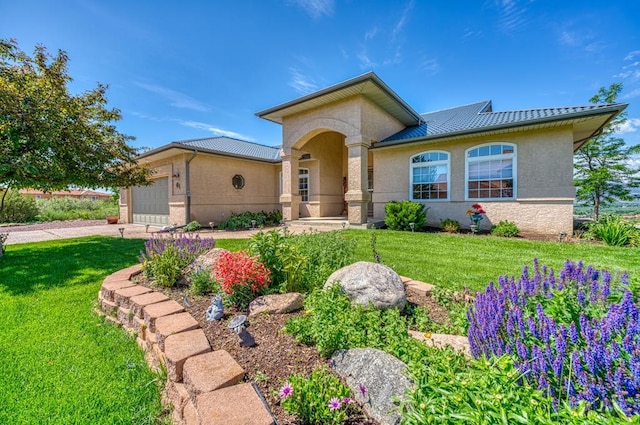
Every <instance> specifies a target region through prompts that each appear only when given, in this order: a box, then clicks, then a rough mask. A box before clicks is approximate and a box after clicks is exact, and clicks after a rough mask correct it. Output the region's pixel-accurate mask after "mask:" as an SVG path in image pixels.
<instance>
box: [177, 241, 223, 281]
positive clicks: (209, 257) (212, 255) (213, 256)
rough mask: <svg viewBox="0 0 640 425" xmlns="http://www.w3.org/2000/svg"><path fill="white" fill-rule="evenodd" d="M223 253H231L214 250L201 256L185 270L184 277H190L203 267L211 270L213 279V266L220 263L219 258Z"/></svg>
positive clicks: (220, 249)
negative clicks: (217, 262)
mask: <svg viewBox="0 0 640 425" xmlns="http://www.w3.org/2000/svg"><path fill="white" fill-rule="evenodd" d="M223 252H229V251H227V250H226V249H224V248H213V249H210V250H209V251H207V252H205V253H204V254H202V255H200V256H199V257H198V258H196V260H195V261H194V262H193V263H191V264H190V265H189V266H188V267H187V268H185V271H184V275H185V276H189V275H191V273H193V272H194V271H196V270H197V269H198V268H200V267H202V268H203V269H207V270H209V272H210V273H211V276H212V277H213V265H214V264H215V263H216V261H218V257H220V254H222V253H223Z"/></svg>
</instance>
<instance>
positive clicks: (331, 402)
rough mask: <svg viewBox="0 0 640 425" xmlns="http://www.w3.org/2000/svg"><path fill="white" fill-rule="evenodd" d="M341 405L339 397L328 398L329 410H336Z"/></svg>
mask: <svg viewBox="0 0 640 425" xmlns="http://www.w3.org/2000/svg"><path fill="white" fill-rule="evenodd" d="M340 407H342V402H341V401H340V399H339V398H335V397H334V398H332V399H331V400H329V410H338V409H340Z"/></svg>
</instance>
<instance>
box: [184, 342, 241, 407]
mask: <svg viewBox="0 0 640 425" xmlns="http://www.w3.org/2000/svg"><path fill="white" fill-rule="evenodd" d="M243 377H244V369H242V367H241V366H240V365H239V364H238V362H236V361H235V360H234V358H233V357H231V354H229V353H228V352H227V351H225V350H216V351H210V352H208V353H204V354H200V355H198V356H193V357H189V358H188V359H187V360H186V361H185V362H184V366H183V368H182V379H183V382H184V385H185V387H186V388H187V390H188V391H189V395H190V396H191V398H192V400H193V402H195V401H196V397H197V396H198V395H200V394H202V393H207V392H210V391H215V390H219V389H220V388H225V387H229V386H231V385H235V384H237V383H238V382H240V381H242V378H243Z"/></svg>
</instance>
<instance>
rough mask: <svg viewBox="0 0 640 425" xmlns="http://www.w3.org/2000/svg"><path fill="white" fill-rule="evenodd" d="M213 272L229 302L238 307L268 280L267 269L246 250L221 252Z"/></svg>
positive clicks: (250, 298)
mask: <svg viewBox="0 0 640 425" xmlns="http://www.w3.org/2000/svg"><path fill="white" fill-rule="evenodd" d="M213 272H214V275H215V277H216V279H217V281H218V283H220V285H221V287H222V290H223V291H224V292H225V293H226V294H227V299H228V300H229V302H230V303H231V304H233V305H234V306H236V307H238V308H240V309H244V308H246V307H247V306H248V305H249V302H251V300H252V299H253V298H254V297H255V294H256V293H257V292H259V291H260V290H262V289H264V288H266V287H267V285H268V284H269V282H270V279H269V275H270V271H269V269H268V268H266V267H265V266H264V264H262V263H260V262H259V261H258V259H257V257H252V256H250V255H249V254H248V253H247V252H246V251H238V252H229V251H225V252H223V253H221V254H220V257H219V258H218V260H217V261H216V263H215V265H214V266H213Z"/></svg>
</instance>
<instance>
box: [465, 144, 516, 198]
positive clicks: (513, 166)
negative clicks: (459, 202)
mask: <svg viewBox="0 0 640 425" xmlns="http://www.w3.org/2000/svg"><path fill="white" fill-rule="evenodd" d="M495 145H500V146H510V147H512V148H513V152H512V153H509V154H499V155H486V156H484V157H479V156H478V157H474V161H473V162H485V161H492V160H496V159H511V170H512V176H511V179H512V181H513V183H512V186H513V187H512V191H513V194H512V196H511V197H509V198H470V197H469V162H471V161H470V157H469V152H470V151H472V150H475V149H479V148H482V147H485V146H495ZM517 149H518V146H517V145H516V144H515V143H510V142H501V141H495V142H489V143H483V144H480V145H474V146H471V147H470V148H468V149H465V151H464V200H465V201H473V202H475V201H485V202H487V201H491V202H511V201H515V200H517V199H518V150H517ZM477 158H486V160H484V161H478V160H477Z"/></svg>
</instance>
